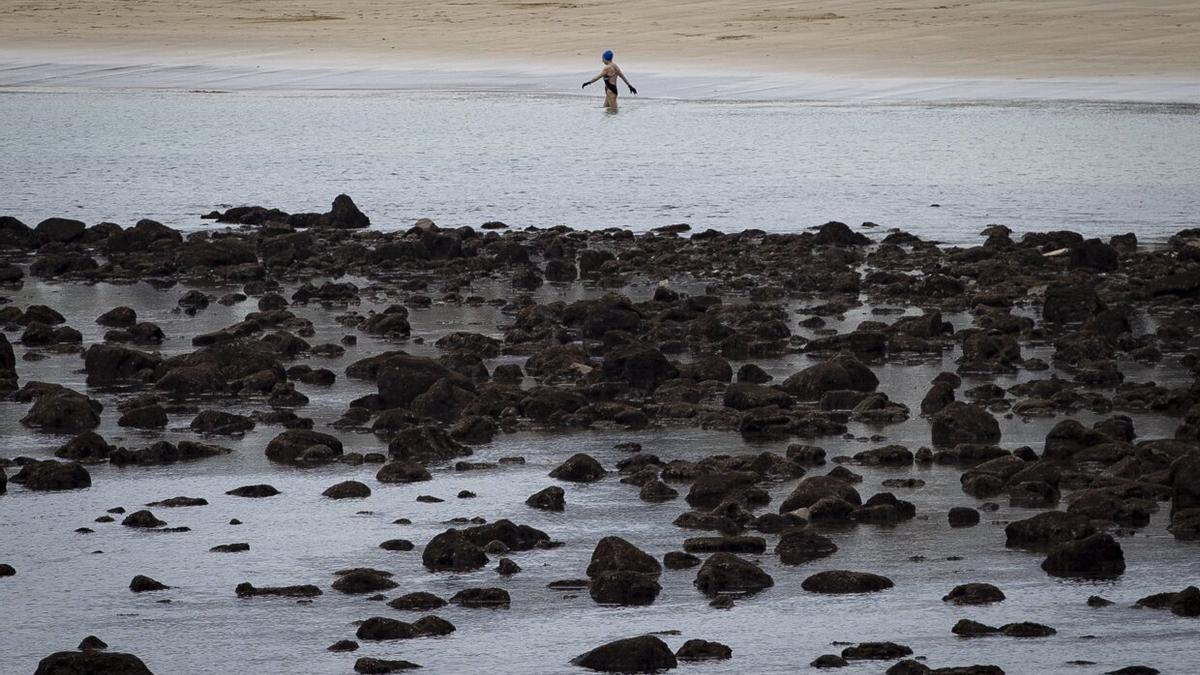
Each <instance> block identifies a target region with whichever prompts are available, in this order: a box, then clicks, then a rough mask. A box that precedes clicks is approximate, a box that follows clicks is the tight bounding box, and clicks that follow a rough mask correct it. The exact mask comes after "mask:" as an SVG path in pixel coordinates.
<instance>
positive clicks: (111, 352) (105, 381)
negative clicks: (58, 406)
mask: <svg viewBox="0 0 1200 675" xmlns="http://www.w3.org/2000/svg"><path fill="white" fill-rule="evenodd" d="M161 362H162V359H161V358H159V357H158V356H156V355H154V354H149V353H147V352H142V351H138V350H136V349H129V348H128V347H119V346H115V345H106V344H95V345H92V346H91V347H88V349H87V351H86V352H84V355H83V369H84V370H85V371H86V372H87V383H88V386H90V387H95V386H103V385H109V384H116V383H118V382H121V381H126V380H134V381H144V380H146V379H149V378H150V377H152V376H153V374H154V370H155V368H157V367H158V364H159V363H161Z"/></svg>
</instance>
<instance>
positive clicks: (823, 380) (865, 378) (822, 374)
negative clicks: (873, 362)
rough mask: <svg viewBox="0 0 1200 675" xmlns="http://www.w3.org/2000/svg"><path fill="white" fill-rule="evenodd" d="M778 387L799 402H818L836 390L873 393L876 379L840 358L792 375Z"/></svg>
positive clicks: (845, 357)
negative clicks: (822, 396)
mask: <svg viewBox="0 0 1200 675" xmlns="http://www.w3.org/2000/svg"><path fill="white" fill-rule="evenodd" d="M780 386H781V388H782V389H783V390H784V391H786V392H787V393H789V394H791V395H792V396H795V397H796V398H797V399H799V400H801V401H817V400H820V398H821V395H822V394H824V393H825V392H827V391H836V390H838V389H850V390H854V391H875V388H876V387H878V386H879V378H877V377H875V373H873V372H871V369H870V368H868V367H867V366H865V365H863V363H862V362H861V361H859V360H858V359H856V358H854V357H853V356H849V355H845V354H842V355H838V356H835V357H833V358H832V359H829V360H828V361H824V362H822V363H818V364H815V365H812V366H809V367H808V368H805V369H804V370H801V371H800V372H798V373H795V374H793V375H792V376H790V377H788V378H787V379H786V380H784V381H783V383H782V384H781V385H780Z"/></svg>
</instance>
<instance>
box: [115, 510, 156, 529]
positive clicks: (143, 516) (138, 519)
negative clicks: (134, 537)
mask: <svg viewBox="0 0 1200 675" xmlns="http://www.w3.org/2000/svg"><path fill="white" fill-rule="evenodd" d="M121 524H122V525H124V526H125V527H143V528H151V527H162V526H163V525H166V523H165V522H163V521H161V520H159V519H158V518H155V517H154V514H153V513H151V512H150V511H147V510H146V509H142V510H140V511H134V512H133V513H131V514H129V515H128V516H125V520H122V521H121Z"/></svg>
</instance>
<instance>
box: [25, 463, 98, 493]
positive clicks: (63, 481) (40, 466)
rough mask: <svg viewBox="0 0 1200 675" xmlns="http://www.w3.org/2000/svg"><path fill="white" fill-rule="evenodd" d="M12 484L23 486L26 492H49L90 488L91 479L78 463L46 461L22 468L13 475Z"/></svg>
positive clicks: (29, 464)
mask: <svg viewBox="0 0 1200 675" xmlns="http://www.w3.org/2000/svg"><path fill="white" fill-rule="evenodd" d="M12 482H14V483H18V484H21V485H24V486H25V489H26V490H37V491H39V492H50V491H57V490H80V489H82V488H86V487H91V486H92V477H91V476H90V475H89V474H88V472H87V469H85V468H83V466H82V465H81V464H79V463H78V462H60V461H58V460H54V459H48V460H45V461H41V462H29V463H28V464H26V465H24V466H22V467H21V470H20V471H18V472H17V473H16V474H14V475H13V477H12Z"/></svg>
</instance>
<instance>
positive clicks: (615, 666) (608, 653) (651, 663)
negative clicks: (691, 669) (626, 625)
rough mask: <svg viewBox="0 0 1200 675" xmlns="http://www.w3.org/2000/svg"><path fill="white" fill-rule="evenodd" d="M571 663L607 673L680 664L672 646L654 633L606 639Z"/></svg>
mask: <svg viewBox="0 0 1200 675" xmlns="http://www.w3.org/2000/svg"><path fill="white" fill-rule="evenodd" d="M571 663H572V664H574V665H576V666H580V667H581V668H587V669H588V670H596V671H600V672H606V673H656V672H661V671H664V670H670V669H672V668H675V667H676V666H678V665H679V664H678V661H677V660H676V658H675V655H674V654H673V653H671V648H670V647H668V646H667V644H666V643H665V642H663V641H662V640H660V639H659V638H657V637H654V636H653V635H643V636H641V637H633V638H625V639H624V640H616V641H614V642H609V643H608V644H605V645H601V646H599V647H597V648H595V649H593V650H591V651H589V652H587V653H586V654H581V655H579V656H577V657H575V658H574V659H572V660H571Z"/></svg>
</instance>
